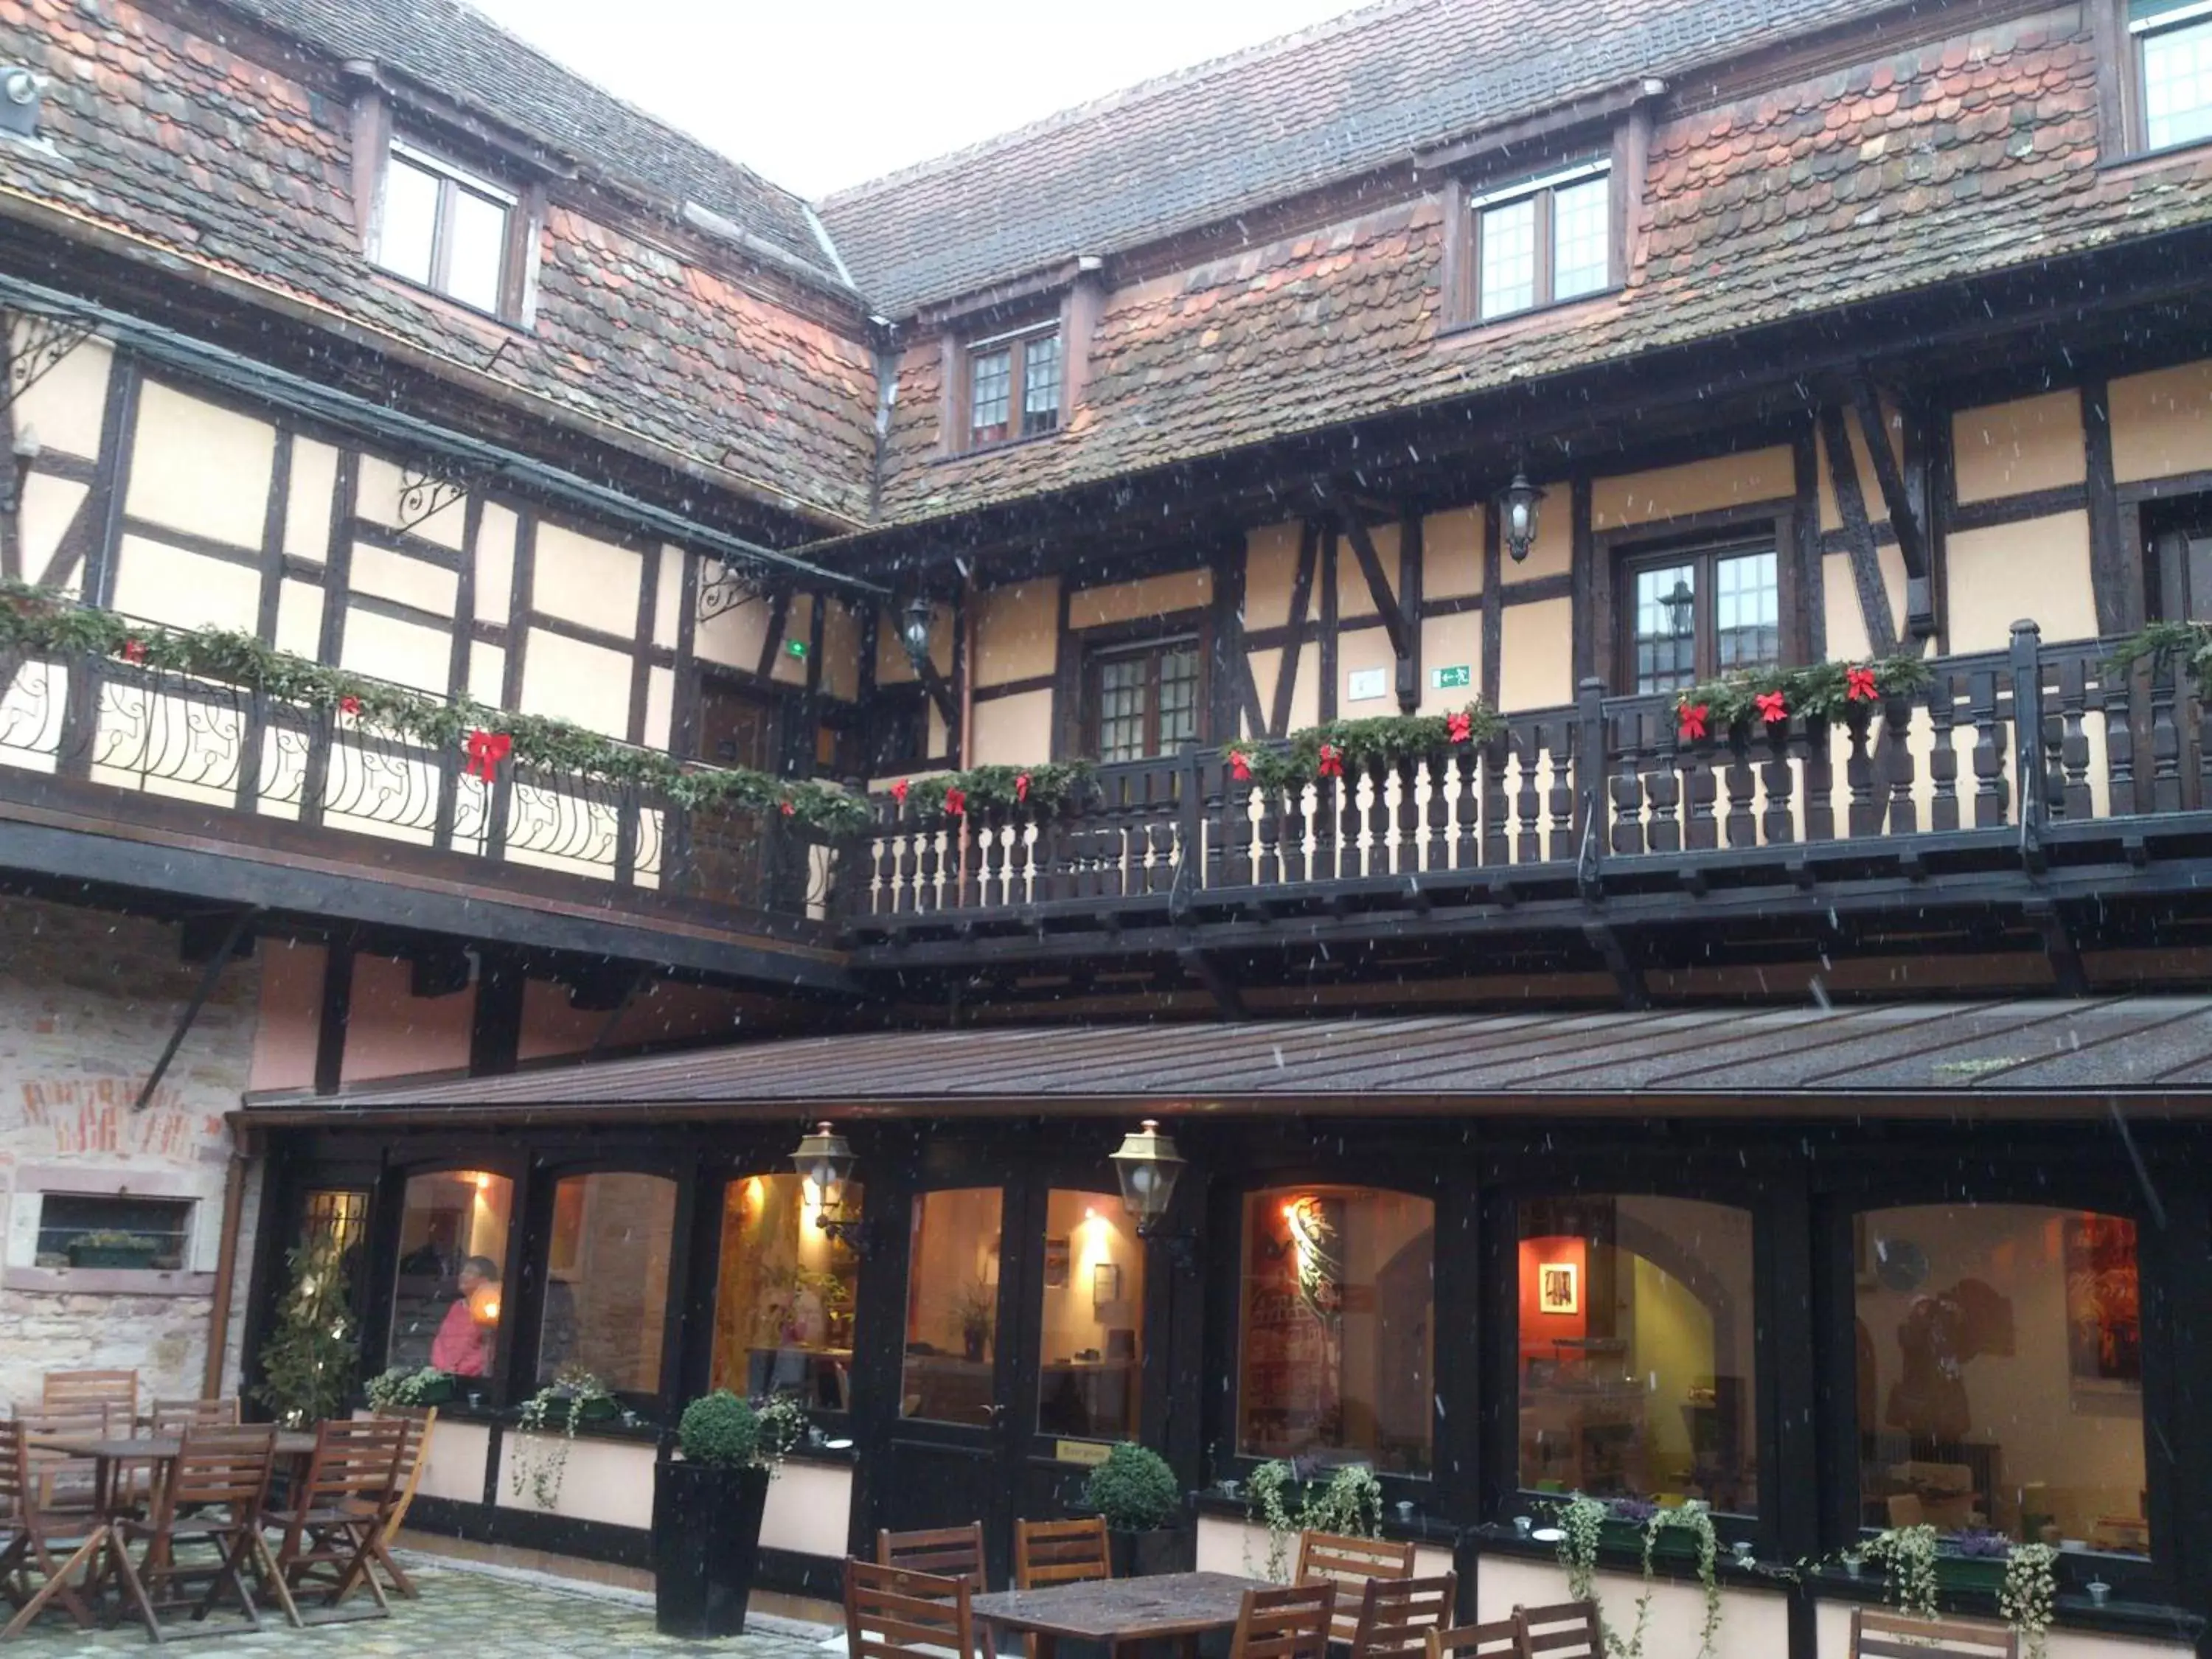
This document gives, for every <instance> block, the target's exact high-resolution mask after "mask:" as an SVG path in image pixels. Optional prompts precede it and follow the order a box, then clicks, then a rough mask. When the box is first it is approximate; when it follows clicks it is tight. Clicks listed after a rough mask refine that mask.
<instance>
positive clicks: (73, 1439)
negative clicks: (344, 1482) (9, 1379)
mask: <svg viewBox="0 0 2212 1659" xmlns="http://www.w3.org/2000/svg"><path fill="white" fill-rule="evenodd" d="M24 1438H25V1440H26V1441H27V1442H28V1443H30V1444H31V1445H32V1446H33V1448H35V1449H38V1450H40V1451H56V1452H62V1453H64V1454H66V1455H69V1456H70V1457H89V1458H91V1459H92V1460H93V1462H94V1470H93V1478H92V1480H93V1491H94V1503H95V1504H96V1505H97V1506H98V1508H99V1510H100V1514H101V1515H102V1516H113V1515H114V1514H115V1512H116V1510H117V1509H118V1501H117V1494H116V1492H115V1490H114V1482H115V1467H116V1465H117V1464H118V1463H155V1464H167V1463H168V1462H172V1461H173V1460H174V1459H175V1457H176V1455H177V1454H178V1453H179V1452H180V1451H182V1450H183V1449H184V1442H183V1441H182V1440H180V1439H179V1438H178V1437H176V1436H175V1435H173V1434H133V1435H113V1436H109V1437H105V1438H100V1439H94V1438H91V1437H87V1436H83V1435H75V1434H32V1435H26V1436H25V1437H24ZM314 1454H315V1437H314V1436H313V1435H312V1434H303V1433H301V1432H299V1431H296V1430H279V1431H277V1435H276V1456H277V1458H278V1460H279V1461H280V1462H282V1461H289V1462H292V1463H294V1464H295V1465H297V1464H299V1463H301V1462H305V1461H306V1460H307V1459H308V1458H310V1457H312V1456H313V1455H314ZM123 1496H124V1497H125V1498H128V1496H129V1494H127V1493H125V1494H124V1495H123Z"/></svg>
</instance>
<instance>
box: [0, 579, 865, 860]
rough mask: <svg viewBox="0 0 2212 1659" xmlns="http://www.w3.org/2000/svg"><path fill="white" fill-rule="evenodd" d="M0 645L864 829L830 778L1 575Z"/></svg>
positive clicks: (698, 801) (726, 803) (684, 802)
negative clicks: (214, 684) (788, 772)
mask: <svg viewBox="0 0 2212 1659" xmlns="http://www.w3.org/2000/svg"><path fill="white" fill-rule="evenodd" d="M0 649H13V650H20V651H25V652H33V653H41V654H48V655H58V656H66V655H84V656H94V657H120V658H122V659H125V661H127V662H130V663H132V664H134V665H142V666H144V667H148V668H158V669H167V670H170V671H173V672H176V673H180V674H190V675H192V676H194V677H195V678H200V679H207V680H221V681H223V682H225V683H227V684H232V685H241V686H245V687H246V688H248V689H249V690H254V691H257V692H259V693H260V694H261V695H262V696H265V697H268V698H269V699H270V700H271V701H272V702H282V703H289V704H292V705H295V707H298V708H307V709H313V710H314V711H316V712H317V713H319V714H334V715H336V716H337V717H338V718H340V719H342V720H344V721H346V722H347V723H349V725H352V726H356V727H358V728H373V729H374V730H377V731H380V732H391V733H393V734H395V735H397V736H399V737H403V738H410V739H412V740H413V741H414V742H416V743H418V744H422V746H423V747H424V748H426V749H434V750H451V749H458V748H459V747H460V746H461V745H462V744H465V742H466V741H467V740H468V738H469V735H470V734H471V732H489V733H491V734H493V735H495V736H503V737H505V738H507V742H508V744H509V745H510V746H509V748H508V750H507V757H506V758H507V760H508V761H509V762H511V763H513V764H514V765H516V766H520V767H526V768H529V769H533V770H544V771H551V772H569V773H574V774H576V775H580V776H583V777H587V778H594V779H597V780H599V781H602V782H605V783H611V784H617V785H623V784H634V785H636V786H638V787H641V788H645V789H650V790H655V791H658V792H659V793H661V794H663V795H665V796H666V797H667V799H669V800H670V801H671V802H673V803H674V804H675V805H678V806H684V807H737V808H743V809H750V810H752V811H777V812H786V813H787V814H788V815H789V816H791V817H794V818H797V819H798V820H799V822H801V823H807V824H811V825H812V826H814V827H815V828H817V829H822V830H824V831H827V832H829V833H830V834H844V833H848V832H850V831H853V830H856V829H866V827H867V823H868V808H867V804H866V802H865V801H864V800H862V799H860V798H859V797H858V796H856V795H854V794H851V793H848V792H847V791H845V790H843V789H841V788H839V787H836V785H834V784H828V783H823V782H819V781H814V780H811V779H809V780H794V779H787V778H777V777H772V776H770V775H769V774H767V773H765V772H757V771H753V770H751V769H749V768H745V767H731V768H716V769H707V768H698V767H694V766H691V765H690V764H688V763H685V762H683V761H679V760H677V759H675V758H673V757H671V756H668V755H665V754H663V753H661V752H659V750H651V749H638V748H633V747H631V746H630V745H629V744H618V743H616V742H614V741H613V740H611V738H604V737H601V736H600V735H599V733H598V732H587V731H586V730H585V729H584V728H583V727H582V726H574V725H571V724H570V723H569V722H568V721H567V720H550V719H547V718H546V717H544V715H539V714H515V713H513V712H511V711H509V710H506V709H501V708H486V707H485V706H484V705H483V704H482V703H479V702H474V701H472V700H471V699H470V698H467V697H462V698H458V699H455V700H453V701H450V702H449V701H447V699H445V698H443V697H435V696H430V695H429V694H428V693H427V692H422V691H416V690H411V689H410V688H409V687H406V686H404V685H394V684H392V683H391V682H390V681H388V680H379V679H372V678H369V677H368V676H367V675H363V674H356V673H352V672H349V671H347V670H345V669H343V668H334V667H331V665H328V664H325V663H319V662H311V661H309V660H308V659H307V658H305V657H300V656H295V655H294V654H293V653H290V652H289V651H279V650H278V649H276V647H274V646H271V645H267V644H264V642H263V641H260V640H258V639H256V638H255V637H254V636H253V635H251V634H245V633H240V632H239V631H237V630H236V629H226V628H197V629H181V628H170V627H167V626H164V625H162V624H160V623H142V622H137V621H133V620H132V619H131V618H130V617H124V616H120V615H118V614H117V613H116V612H114V611H104V610H101V609H100V608H98V607H97V606H94V605H79V604H77V603H76V601H75V600H74V599H70V597H69V596H68V595H66V594H64V593H61V592H56V591H54V590H52V589H50V588H42V587H36V586H32V585H31V584H29V583H27V582H23V581H18V580H0Z"/></svg>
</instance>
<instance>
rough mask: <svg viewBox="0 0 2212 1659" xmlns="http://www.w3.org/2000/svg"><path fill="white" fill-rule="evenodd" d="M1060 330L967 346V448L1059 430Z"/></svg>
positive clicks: (1004, 336) (1053, 328) (1032, 331)
mask: <svg viewBox="0 0 2212 1659" xmlns="http://www.w3.org/2000/svg"><path fill="white" fill-rule="evenodd" d="M1060 380H1061V375H1060V327H1059V325H1058V324H1056V323H1055V324H1054V325H1052V326H1050V327H1048V328H1042V329H1030V330H1026V331H1024V332H1022V333H1018V334H1001V335H998V336H995V337H993V338H991V339H987V340H977V341H975V342H974V343H971V344H970V345H969V347H968V375H967V393H968V447H969V448H970V449H981V448H983V447H986V446H987V445H990V444H997V443H1005V442H1007V441H1010V440H1012V439H1015V438H1034V437H1036V436H1038V435H1041V434H1043V433H1047V432H1052V431H1055V430H1057V429H1058V428H1059V426H1060Z"/></svg>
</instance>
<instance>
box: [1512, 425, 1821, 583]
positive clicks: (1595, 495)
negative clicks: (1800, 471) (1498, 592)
mask: <svg viewBox="0 0 2212 1659" xmlns="http://www.w3.org/2000/svg"><path fill="white" fill-rule="evenodd" d="M1796 493H1797V474H1796V462H1795V461H1794V460H1793V459H1792V457H1791V454H1790V448H1789V447H1788V446H1787V445H1784V444H1778V445H1776V446H1774V447H1771V448H1769V449H1759V450H1753V451H1750V452H1748V453H1744V454H1741V455H1714V456H1710V457H1708V458H1707V459H1704V460H1699V461H1686V462H1684V463H1683V464H1682V465H1680V466H1667V467H1659V468H1656V469H1655V470H1654V471H1649V472H1631V473H1625V474H1623V475H1622V476H1620V477H1613V478H1599V479H1596V480H1595V481H1594V482H1593V483H1592V484H1591V486H1590V527H1591V528H1592V529H1594V530H1617V529H1620V528H1621V527H1622V526H1626V525H1639V524H1650V523H1651V522H1652V521H1653V520H1659V519H1672V518H1680V517H1681V516H1682V515H1683V514H1685V513H1708V512H1711V511H1713V510H1714V509H1716V508H1718V507H1736V506H1741V505H1742V504H1744V503H1747V502H1750V501H1782V500H1786V499H1788V498H1789V497H1790V496H1793V495H1796ZM1564 495H1565V491H1563V490H1561V491H1554V492H1553V499H1552V500H1551V501H1547V502H1546V503H1545V506H1546V507H1547V508H1553V507H1565V505H1566V503H1565V501H1564V500H1563V499H1561V498H1562V497H1563V496H1564ZM1553 516H1554V514H1553V513H1552V512H1550V511H1547V512H1545V513H1543V514H1542V515H1541V517H1540V518H1539V520H1538V521H1537V532H1538V533H1539V535H1541V533H1542V532H1543V531H1544V529H1545V528H1546V523H1545V521H1546V520H1549V519H1551V518H1552V517H1553ZM1557 516H1559V517H1561V518H1565V517H1566V516H1567V515H1566V514H1565V513H1559V514H1557ZM1532 557H1533V553H1532Z"/></svg>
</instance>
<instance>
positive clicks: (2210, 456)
mask: <svg viewBox="0 0 2212 1659" xmlns="http://www.w3.org/2000/svg"><path fill="white" fill-rule="evenodd" d="M2106 395H2107V396H2108V397H2109V398H2110V399H2111V403H2110V408H2111V410H2112V476H2113V477H2115V478H2117V479H2118V480H2119V481H2120V482H2121V483H2130V482H2132V481H2134V480H2136V479H2139V478H2156V477H2164V476H2166V475H2167V474H2171V473H2176V472H2202V471H2208V470H2212V359H2204V360H2201V361H2199V362H2193V363H2183V364H2181V365H2180V366H2179V367H2178V368H2161V369H2158V370H2156V371H2154V372H2153V373H2151V374H2130V375H2127V376H2124V377H2123V378H2122V379H2120V380H2114V381H2113V382H2112V384H2111V386H2109V388H2108V389H2107V394H2106Z"/></svg>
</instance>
